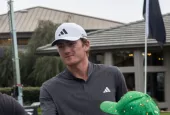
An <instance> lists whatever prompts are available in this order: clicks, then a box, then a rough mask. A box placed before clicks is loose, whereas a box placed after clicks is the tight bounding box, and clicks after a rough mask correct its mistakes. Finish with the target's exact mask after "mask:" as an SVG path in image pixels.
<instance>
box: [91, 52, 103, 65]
mask: <svg viewBox="0 0 170 115" xmlns="http://www.w3.org/2000/svg"><path fill="white" fill-rule="evenodd" d="M89 60H90V61H91V62H93V63H96V64H104V53H94V54H90V57H89Z"/></svg>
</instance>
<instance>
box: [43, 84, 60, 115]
mask: <svg viewBox="0 0 170 115" xmlns="http://www.w3.org/2000/svg"><path fill="white" fill-rule="evenodd" d="M40 107H41V110H42V115H58V113H57V108H56V106H55V104H54V101H53V99H52V97H51V96H50V94H49V93H48V91H47V90H46V89H45V88H44V87H43V86H42V87H41V89H40Z"/></svg>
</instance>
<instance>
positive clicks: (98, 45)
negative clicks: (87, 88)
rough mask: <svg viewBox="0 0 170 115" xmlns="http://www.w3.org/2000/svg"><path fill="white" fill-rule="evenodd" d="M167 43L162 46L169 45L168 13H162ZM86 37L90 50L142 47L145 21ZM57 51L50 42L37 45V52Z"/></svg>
mask: <svg viewBox="0 0 170 115" xmlns="http://www.w3.org/2000/svg"><path fill="white" fill-rule="evenodd" d="M163 19H164V23H165V27H166V35H167V36H166V38H167V43H166V44H165V45H164V46H170V13H169V14H166V15H163ZM88 39H89V40H90V43H91V49H92V50H99V49H100V50H103V49H117V48H118V49H125V48H143V47H144V44H145V21H144V20H140V21H136V22H132V23H129V24H126V25H122V26H118V27H114V28H109V29H105V30H98V31H94V32H90V33H88ZM147 43H148V47H149V46H159V45H158V43H157V41H156V40H155V39H148V41H147ZM55 52H56V53H57V50H56V47H51V46H50V44H48V45H46V46H42V47H39V48H38V49H37V54H43V53H45V54H48V53H55Z"/></svg>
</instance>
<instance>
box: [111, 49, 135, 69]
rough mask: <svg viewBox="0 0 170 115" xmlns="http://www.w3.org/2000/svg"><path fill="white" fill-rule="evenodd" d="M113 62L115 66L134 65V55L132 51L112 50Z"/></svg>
mask: <svg viewBox="0 0 170 115" xmlns="http://www.w3.org/2000/svg"><path fill="white" fill-rule="evenodd" d="M113 63H114V65H115V66H118V67H124V66H134V55H133V52H132V51H116V52H113Z"/></svg>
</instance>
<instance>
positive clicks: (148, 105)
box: [100, 91, 160, 115]
mask: <svg viewBox="0 0 170 115" xmlns="http://www.w3.org/2000/svg"><path fill="white" fill-rule="evenodd" d="M100 109H101V110H102V111H103V112H106V113H109V114H114V115H160V110H159V108H158V107H157V105H156V103H155V102H154V101H153V100H152V98H151V97H150V96H149V95H148V94H145V93H142V92H138V91H129V92H127V93H126V94H125V95H124V96H123V97H122V98H121V99H120V100H119V101H118V102H117V103H115V102H111V101H104V102H102V103H101V105H100Z"/></svg>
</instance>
